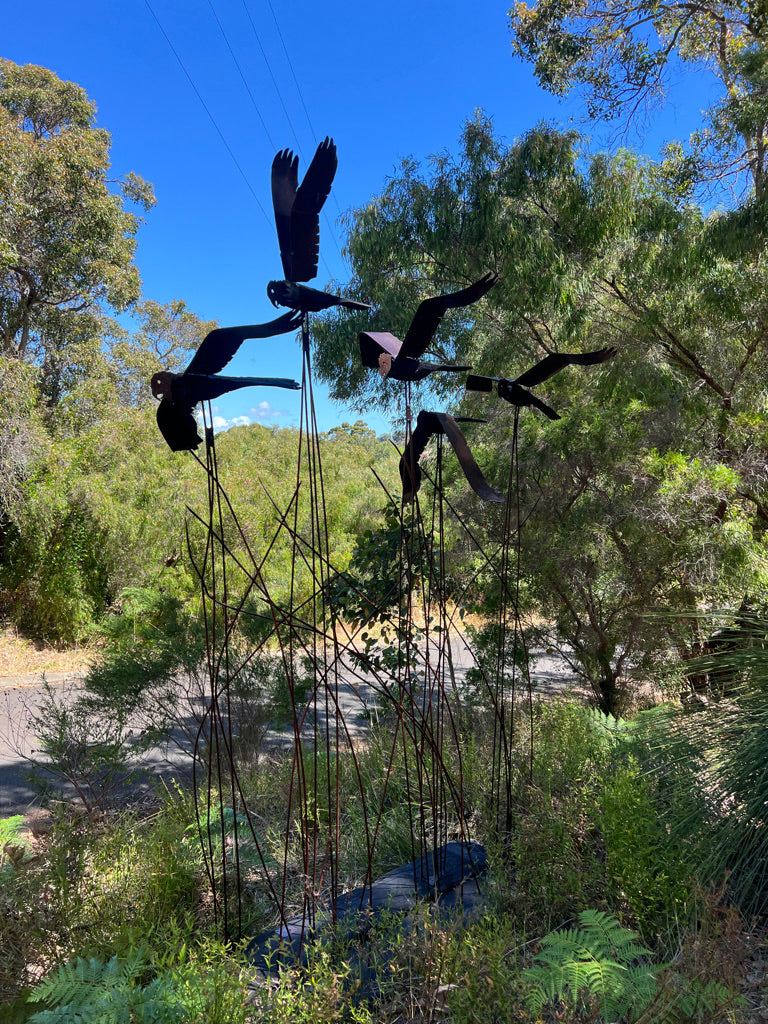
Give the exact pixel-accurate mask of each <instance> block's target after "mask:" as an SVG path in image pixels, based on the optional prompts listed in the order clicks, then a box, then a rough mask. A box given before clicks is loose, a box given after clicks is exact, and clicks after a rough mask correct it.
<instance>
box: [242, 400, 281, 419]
mask: <svg viewBox="0 0 768 1024" xmlns="http://www.w3.org/2000/svg"><path fill="white" fill-rule="evenodd" d="M249 412H250V414H251V416H253V418H254V419H255V420H257V421H258V422H259V423H265V422H267V421H269V420H272V421H274V420H279V419H282V418H283V417H284V416H289V415H290V413H289V412H288V410H287V409H275V408H274V407H273V406H272V405H270V403H269V402H266V401H265V402H259V403H258V405H255V406H254V407H253V408H252V409H250V410H249Z"/></svg>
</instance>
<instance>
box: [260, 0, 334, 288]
mask: <svg viewBox="0 0 768 1024" xmlns="http://www.w3.org/2000/svg"><path fill="white" fill-rule="evenodd" d="M242 4H243V7H244V8H245V11H246V13H247V15H248V20H249V21H250V23H251V27H252V28H253V33H254V35H255V36H256V40H257V42H258V43H259V47H261V51H262V53H264V48H263V47H262V46H261V40H260V39H259V35H258V32H257V31H256V26H255V25H254V22H253V18H252V17H251V14H250V11H249V10H248V7H247V5H246V0H242ZM267 4H268V6H269V10H270V13H271V15H272V20H273V21H274V23H275V29H276V30H277V35H278V38H279V40H280V45H281V46H282V48H283V53H284V54H285V60H286V63H287V65H288V68H289V70H290V72H291V77H292V78H293V82H294V85H295V86H296V92H297V93H298V95H299V101H300V102H301V106H302V109H303V111H304V116H305V117H306V119H307V124H308V125H309V130H310V133H311V137H312V138H313V139H314V140H315V142H317V141H318V138H319V137H318V134H317V131H316V130H315V126H314V125H313V123H312V118H311V117H310V114H309V109H308V107H307V104H306V102H305V100H304V92H303V90H302V88H301V83H300V82H299V78H298V75H297V74H296V69H295V68H294V66H293V61H292V60H291V55H290V53H289V51H288V47H287V46H286V45H285V39H284V37H283V33H282V31H281V29H280V22H279V21H278V20H277V14H276V13H275V9H274V7H273V6H272V0H267ZM264 60H265V62H266V63H267V67H268V68H269V73H270V75H272V69H271V68H270V66H269V62H268V61H267V58H266V55H264ZM272 81H273V82H274V85H275V89H276V90H277V95H278V97H279V99H280V104H281V106H282V107H283V110H284V111H285V116H286V118H287V120H288V124H289V125H290V128H291V131H292V132H293V137H294V139H295V140H296V147H297V149H298V150H299V154H300V155H301V158H302V160H304V161H305V163H306V158H305V157H304V154H303V153H302V151H301V145H300V143H299V137H298V134H297V132H296V129H295V128H294V126H293V122H292V121H291V119H290V117H289V116H288V111H287V110H286V108H285V104H284V103H283V98H282V94H281V92H280V87H279V85H278V84H277V82H276V81H275V77H274V75H272ZM331 195H332V197H333V202H334V204H335V206H336V212H337V213H338V214H339V216H341V207H340V206H339V200H338V198H337V196H336V195H335V193H333V192H332V193H331ZM323 219H324V220H325V223H326V224H327V225H328V229H329V231H330V233H331V238H332V239H333V244H334V245H335V246H336V251H337V252H338V254H339V259H341V261H342V262H346V260H345V257H344V254H343V253H342V251H341V246H340V245H339V242H338V239H337V237H336V231H335V228H334V225H333V223H332V222H331V220H330V218H329V217H328V214H327V213H325V212H323ZM321 259H323V263H324V264H325V269H326V270H327V271H328V275H329V276H332V275H331V271H330V268H329V267H328V264H327V263H326V261H325V259H324V258H323V257H321Z"/></svg>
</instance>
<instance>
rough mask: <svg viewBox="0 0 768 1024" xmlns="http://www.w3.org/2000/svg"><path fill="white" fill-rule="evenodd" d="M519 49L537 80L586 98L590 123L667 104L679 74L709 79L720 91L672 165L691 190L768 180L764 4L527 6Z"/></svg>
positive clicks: (521, 15)
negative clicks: (725, 181)
mask: <svg viewBox="0 0 768 1024" xmlns="http://www.w3.org/2000/svg"><path fill="white" fill-rule="evenodd" d="M509 18H510V27H511V29H512V49H513V52H514V53H515V54H516V55H517V56H519V57H522V58H523V59H525V60H528V61H530V62H531V63H532V64H533V66H534V72H535V74H536V77H537V79H538V81H539V83H540V84H541V85H542V86H543V87H544V88H545V89H547V90H549V91H550V92H553V93H556V94H559V95H564V94H566V93H568V92H570V91H571V90H572V89H575V90H577V91H579V92H580V93H581V94H582V95H583V96H584V99H585V101H586V110H587V115H588V117H589V118H602V119H607V120H614V119H617V118H623V119H625V120H632V119H635V118H637V117H638V115H640V116H644V115H646V114H647V113H648V112H649V110H650V108H651V107H652V106H654V105H657V104H659V103H660V102H662V100H663V99H664V97H665V93H666V91H667V89H668V85H667V82H668V80H669V78H671V77H672V73H673V72H674V73H679V72H680V71H681V70H686V69H688V70H696V71H708V72H711V73H712V75H713V76H714V78H715V80H716V81H717V82H718V83H719V86H720V88H719V94H718V95H717V97H716V99H715V101H714V103H713V104H712V106H711V107H710V108H709V110H707V111H705V112H704V120H703V123H702V124H701V125H699V126H697V127H696V130H695V131H694V132H693V134H692V136H691V140H690V141H691V147H690V150H689V151H688V153H684V152H683V150H682V148H681V147H680V146H679V145H672V146H671V147H670V148H669V151H668V157H669V163H670V165H674V166H675V168H676V171H677V172H678V174H679V175H680V176H681V178H682V179H683V180H685V181H686V183H687V185H688V186H689V187H690V186H692V185H694V184H696V183H697V181H699V180H700V179H701V176H702V175H703V176H704V177H705V178H706V179H708V180H710V181H711V180H713V179H722V178H733V177H737V178H738V177H743V175H744V174H746V175H747V176H748V178H749V179H751V184H752V185H753V186H754V189H755V191H756V192H757V193H758V194H761V193H763V192H764V191H765V189H766V184H767V178H766V175H767V174H768V162H767V160H768V149H767V148H766V147H767V146H768V72H766V66H767V65H768V13H767V12H766V7H765V4H764V3H763V2H761V0H696V2H694V3H691V2H688V0H661V2H659V0H652V2H651V0H629V2H628V3H624V2H617V0H606V2H601V3H597V2H595V0H588V2H586V3H585V2H582V0H533V2H532V3H526V2H525V0H520V2H518V3H515V4H514V6H513V7H512V9H511V10H510V11H509Z"/></svg>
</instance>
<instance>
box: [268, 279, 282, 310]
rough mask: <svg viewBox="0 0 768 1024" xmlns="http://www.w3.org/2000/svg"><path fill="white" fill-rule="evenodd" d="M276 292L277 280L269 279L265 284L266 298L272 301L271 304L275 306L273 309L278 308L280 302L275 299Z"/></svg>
mask: <svg viewBox="0 0 768 1024" xmlns="http://www.w3.org/2000/svg"><path fill="white" fill-rule="evenodd" d="M277 294H278V290H277V282H276V281H270V282H269V284H268V285H267V298H268V299H269V301H270V302H271V303H272V305H273V306H274V307H275V309H279V308H280V303H279V302H278V301H277Z"/></svg>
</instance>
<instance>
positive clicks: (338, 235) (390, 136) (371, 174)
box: [0, 0, 708, 432]
mask: <svg viewBox="0 0 768 1024" xmlns="http://www.w3.org/2000/svg"><path fill="white" fill-rule="evenodd" d="M509 2H511V0H501V2H498V0H476V2H475V3H468V2H466V0H464V2H461V3H459V2H454V0H441V2H437V0H416V2H413V0H411V2H407V0H389V2H387V3H382V2H379V0H370V2H366V0H362V2H355V3H352V2H346V3H345V2H339V0H325V2H323V3H318V2H310V0H149V2H147V0H70V2H64V0H30V2H28V3H25V4H13V5H8V8H7V9H6V11H5V12H4V16H3V34H2V49H1V50H0V54H1V55H2V56H4V57H7V58H10V59H11V60H13V61H16V62H17V63H22V64H23V63H33V64H40V65H42V66H44V67H47V68H51V69H52V70H53V71H55V72H56V73H57V74H58V75H59V76H60V77H61V78H64V79H68V80H70V81H75V82H77V83H79V84H80V85H82V86H83V87H84V88H85V89H86V91H87V92H88V95H89V96H90V98H91V99H92V100H94V101H95V102H96V104H97V107H98V123H99V124H100V126H102V127H104V128H106V129H108V130H109V131H110V132H111V133H112V143H113V145H112V170H113V171H114V173H115V175H116V176H117V175H121V174H125V173H126V172H128V171H135V172H136V173H137V174H140V175H141V176H142V177H144V178H146V179H147V180H149V181H151V182H152V183H153V184H154V186H155V190H156V194H157V198H158V204H157V206H156V207H155V208H154V209H153V210H152V211H151V212H150V213H149V214H148V215H147V217H146V223H145V224H144V226H143V227H142V228H141V231H140V234H139V247H138V254H137V261H138V264H139V268H140V270H141V274H142V279H143V282H144V294H145V297H146V298H151V299H155V300H157V301H159V302H168V301H170V300H171V299H175V298H180V299H183V300H184V301H185V302H186V303H187V305H188V306H189V307H190V309H192V310H193V311H194V312H195V313H197V314H198V315H200V316H201V317H203V318H205V319H216V320H218V321H219V323H220V325H222V326H226V325H232V324H239V323H254V322H262V321H265V320H269V319H271V318H272V317H273V316H275V315H277V314H276V311H275V310H274V309H273V307H272V306H271V304H270V303H269V301H268V299H267V297H266V284H267V281H269V280H271V279H272V278H276V277H282V272H281V267H280V259H279V253H278V247H277V240H276V236H275V229H274V222H273V219H272V210H271V198H270V186H269V174H270V166H271V162H272V158H273V156H274V154H275V152H276V151H277V150H278V149H282V148H284V147H290V148H292V149H294V150H295V151H297V152H299V153H300V160H301V164H300V175H301V174H302V173H303V170H304V169H305V168H306V166H307V163H308V161H309V160H310V159H311V157H312V154H313V153H314V150H315V146H316V145H317V143H318V142H319V141H320V140H321V139H322V138H323V137H324V136H325V135H331V136H332V137H333V138H334V139H335V141H336V145H337V148H338V154H339V169H338V172H337V175H336V179H335V182H334V186H333V191H332V193H331V196H330V198H329V200H328V202H327V203H326V206H325V211H324V212H325V213H327V218H326V219H323V220H322V221H321V263H320V272H319V275H318V278H317V280H316V281H315V282H313V284H315V285H317V286H318V287H323V286H324V285H325V284H326V283H327V282H328V281H329V280H330V279H335V280H336V281H337V282H344V281H346V280H347V278H348V276H349V269H348V266H347V265H346V263H345V261H344V260H343V258H342V256H341V248H342V245H343V237H344V236H343V229H342V227H341V226H340V224H339V223H338V221H339V218H340V216H341V214H342V213H343V212H344V211H346V210H347V209H349V208H352V207H356V206H360V205H362V204H364V203H365V202H366V201H367V200H368V199H369V198H370V197H371V196H372V195H374V194H376V193H377V192H379V191H380V189H381V187H382V185H383V183H384V181H385V180H386V178H387V177H388V176H389V175H392V174H393V173H395V172H396V170H397V167H398V165H399V162H400V160H401V159H402V158H404V157H413V158H415V159H417V160H425V159H426V158H427V157H428V156H429V155H430V154H431V153H435V152H439V151H440V150H443V149H448V150H455V148H456V145H457V140H458V137H459V135H460V133H461V127H462V124H463V123H464V121H466V119H467V118H468V117H471V116H472V113H473V111H474V110H475V109H476V108H477V107H481V108H483V110H484V111H485V112H486V113H487V114H488V115H490V116H491V118H492V119H493V121H494V124H495V126H496V130H497V132H499V134H501V135H502V136H503V137H504V138H506V139H507V140H508V141H510V142H511V141H513V140H514V139H515V138H516V137H517V136H519V135H521V134H522V133H523V132H525V131H526V130H527V129H529V128H531V127H533V126H534V125H535V124H536V123H537V122H539V121H541V120H550V121H554V122H557V123H560V124H567V123H568V122H569V120H570V119H571V118H572V117H574V116H578V115H579V112H580V107H579V104H578V101H577V100H576V99H572V100H568V101H566V102H559V101H557V100H556V99H554V98H553V97H551V96H549V95H548V94H546V93H544V92H543V91H542V90H541V89H540V88H539V87H538V85H537V84H536V82H535V80H534V78H533V75H532V73H531V69H530V67H529V66H528V65H525V64H523V63H521V62H520V61H518V60H516V59H515V58H513V57H512V55H511V49H510V41H509V31H508V28H507V17H506V10H507V8H508V6H509ZM150 5H151V6H150ZM158 23H159V24H158ZM166 37H167V38H166ZM174 51H175V53H174ZM177 55H178V56H177ZM179 60H180V61H181V63H183V65H184V69H185V70H183V69H182V67H181V65H180V63H179ZM190 80H191V81H190ZM707 91H708V83H707V82H706V80H702V79H697V80H696V81H695V82H689V81H688V80H687V79H686V78H684V77H682V76H680V77H679V78H678V80H677V81H673V82H672V89H671V92H670V96H671V100H670V102H668V103H667V105H666V106H665V107H664V108H663V110H662V111H660V112H658V113H657V114H656V115H655V116H654V117H653V118H652V119H651V121H650V123H649V126H648V130H647V133H646V134H645V135H642V136H639V135H634V136H630V137H629V138H628V139H627V140H625V142H628V143H629V144H632V145H633V146H634V147H635V148H637V149H639V150H641V151H643V152H647V153H649V154H651V155H655V154H656V153H657V152H658V148H659V145H660V144H661V143H662V142H663V141H665V140H668V139H671V138H680V137H685V136H686V135H687V134H688V132H689V131H690V130H691V128H692V127H693V126H694V125H695V123H696V122H697V121H698V119H699V111H700V109H701V108H702V107H704V106H706V105H707V103H708V98H707ZM213 122H215V124H214V123H213ZM590 132H591V135H592V139H593V144H594V145H597V146H601V145H605V144H606V140H607V139H608V136H607V135H604V134H601V132H600V129H599V127H598V126H593V127H592V128H591V129H590ZM227 372H231V373H233V374H249V375H259V376H283V377H285V376H288V377H300V372H301V370H300V352H299V346H298V343H297V342H296V341H295V340H294V338H293V336H291V335H284V336H283V337H281V338H279V339H275V340H271V341H266V342H265V341H252V342H246V343H245V344H244V346H243V348H242V349H241V351H240V353H238V355H237V357H236V358H235V360H233V362H232V363H231V364H230V366H229V367H228V368H227ZM316 400H317V411H318V423H319V426H320V429H321V430H326V429H329V428H330V427H331V426H334V425H336V424H338V423H341V422H342V421H343V420H354V419H356V418H357V416H356V414H355V413H354V411H353V409H352V407H351V405H350V407H345V406H340V405H334V404H331V403H330V402H329V401H328V399H327V396H326V395H325V393H324V390H323V389H322V388H320V387H317V388H316ZM298 410H299V404H298V398H297V397H295V396H294V395H292V394H291V393H289V392H285V391H278V390H276V389H259V390H257V389H249V390H247V391H238V392H236V393H235V394H233V395H232V396H228V397H227V398H225V399H222V400H220V403H219V407H218V415H219V416H220V417H221V422H222V423H224V422H225V421H227V422H229V421H239V422H245V421H254V422H262V423H266V424H268V425H271V424H278V425H280V426H287V425H290V424H292V423H297V422H298ZM368 420H369V422H370V424H371V426H373V427H374V428H375V429H376V430H377V431H379V432H381V431H384V430H387V429H388V423H387V421H386V420H384V419H383V418H380V417H375V416H369V417H368Z"/></svg>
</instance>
